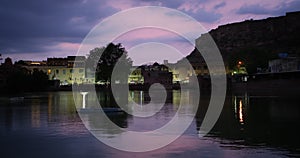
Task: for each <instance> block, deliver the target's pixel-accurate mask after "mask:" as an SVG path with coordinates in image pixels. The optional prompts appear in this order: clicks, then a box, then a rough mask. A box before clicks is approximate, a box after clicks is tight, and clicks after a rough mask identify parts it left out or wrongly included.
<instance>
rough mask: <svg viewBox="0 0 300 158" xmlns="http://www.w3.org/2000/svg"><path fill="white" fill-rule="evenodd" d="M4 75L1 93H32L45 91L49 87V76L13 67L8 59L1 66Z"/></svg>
mask: <svg viewBox="0 0 300 158" xmlns="http://www.w3.org/2000/svg"><path fill="white" fill-rule="evenodd" d="M0 72H1V75H2V81H1V82H2V84H1V88H0V92H1V93H7V94H11V93H22V92H30V91H44V90H46V89H47V87H48V75H47V74H46V73H44V72H43V71H41V70H37V69H34V70H33V72H31V71H29V70H27V69H26V68H23V67H20V66H17V65H13V64H12V62H11V59H9V58H7V59H6V61H5V63H4V64H2V65H1V66H0Z"/></svg>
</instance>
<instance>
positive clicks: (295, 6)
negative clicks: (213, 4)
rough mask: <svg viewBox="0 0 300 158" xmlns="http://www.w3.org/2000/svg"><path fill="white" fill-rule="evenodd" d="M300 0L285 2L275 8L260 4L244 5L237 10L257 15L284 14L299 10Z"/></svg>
mask: <svg viewBox="0 0 300 158" xmlns="http://www.w3.org/2000/svg"><path fill="white" fill-rule="evenodd" d="M299 10H300V1H299V0H294V1H291V2H290V3H286V2H283V3H281V4H279V5H278V6H277V7H275V8H267V7H266V6H262V5H260V4H255V5H244V6H242V7H241V8H240V9H238V10H237V12H236V13H237V14H255V15H284V14H285V13H286V12H292V11H299Z"/></svg>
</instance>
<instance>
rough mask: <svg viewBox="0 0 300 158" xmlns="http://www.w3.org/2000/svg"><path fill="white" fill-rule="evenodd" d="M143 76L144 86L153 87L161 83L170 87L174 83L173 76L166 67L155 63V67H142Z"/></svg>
mask: <svg viewBox="0 0 300 158" xmlns="http://www.w3.org/2000/svg"><path fill="white" fill-rule="evenodd" d="M141 72H142V76H143V77H144V84H146V85H151V84H154V83H160V84H162V85H165V86H168V85H171V84H172V83H173V74H172V72H170V70H169V68H168V67H167V66H165V65H160V64H158V63H154V64H153V65H144V66H141Z"/></svg>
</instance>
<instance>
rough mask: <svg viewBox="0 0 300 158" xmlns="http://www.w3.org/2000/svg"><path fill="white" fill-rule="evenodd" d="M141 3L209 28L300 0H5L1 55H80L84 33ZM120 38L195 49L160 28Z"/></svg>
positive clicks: (0, 1)
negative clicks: (172, 11) (175, 12)
mask: <svg viewBox="0 0 300 158" xmlns="http://www.w3.org/2000/svg"><path fill="white" fill-rule="evenodd" d="M137 6H163V7H169V8H173V9H178V10H179V11H182V12H184V13H186V14H188V15H189V16H191V17H193V18H195V19H196V20H197V21H199V22H200V23H201V24H202V25H203V26H204V27H205V28H206V29H207V30H208V31H209V30H211V29H213V28H216V27H217V26H219V25H223V24H227V23H233V22H238V21H244V20H246V19H263V18H266V17H271V16H280V15H284V14H285V12H291V11H299V10H300V1H299V0H251V1H249V0H239V1H238V0H223V1H222V0H0V54H2V56H3V58H6V57H11V58H12V59H13V60H14V61H16V60H21V59H22V60H45V59H46V58H47V57H64V56H67V55H75V54H76V53H77V50H78V48H79V46H80V43H81V42H82V40H83V39H84V37H85V36H86V35H87V34H88V33H89V31H90V30H91V29H92V28H93V27H94V26H96V25H97V24H98V23H99V22H101V21H102V20H103V19H104V18H107V17H109V16H110V15H113V14H115V13H117V12H118V11H121V10H125V9H129V8H132V7H137ZM142 16H143V15H141V17H142ZM166 16H172V15H166ZM120 24H121V22H120ZM149 32H150V33H149ZM199 36H200V35H199ZM168 38H169V39H168ZM120 39H122V40H124V41H119V42H122V43H123V42H124V46H125V48H129V47H132V46H134V45H135V42H136V41H147V40H149V41H153V40H156V41H160V40H164V41H168V43H175V44H174V45H176V46H182V48H179V49H181V50H182V52H184V53H185V54H189V53H190V51H191V49H192V48H191V47H189V46H187V45H186V44H184V41H182V42H181V40H178V39H175V38H173V36H172V35H169V34H168V33H166V32H164V31H157V30H152V31H151V30H149V29H145V30H138V31H136V32H133V33H129V34H128V36H127V37H126V36H122V37H121V38H120ZM99 47H101V45H99ZM87 53H88V52H87Z"/></svg>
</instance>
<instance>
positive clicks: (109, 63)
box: [86, 43, 132, 82]
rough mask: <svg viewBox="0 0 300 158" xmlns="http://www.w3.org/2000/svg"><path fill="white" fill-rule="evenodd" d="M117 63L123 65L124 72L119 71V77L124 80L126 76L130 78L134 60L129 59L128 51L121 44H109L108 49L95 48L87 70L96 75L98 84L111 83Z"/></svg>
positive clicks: (90, 54)
mask: <svg viewBox="0 0 300 158" xmlns="http://www.w3.org/2000/svg"><path fill="white" fill-rule="evenodd" d="M98 59H99V60H98ZM117 63H118V64H121V65H122V70H124V71H118V75H120V76H123V78H124V75H127V76H126V77H128V74H129V68H130V67H131V65H132V60H131V59H130V58H129V57H128V54H127V51H126V50H125V48H124V47H123V46H122V45H121V44H120V43H118V44H114V43H109V44H108V45H107V46H106V47H102V48H94V49H93V50H91V51H90V52H89V55H88V58H87V60H86V68H87V69H89V70H90V71H92V72H94V73H95V77H96V82H98V81H105V82H110V81H111V76H112V72H113V70H114V67H115V66H116V64H117ZM123 82H125V81H123Z"/></svg>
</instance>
